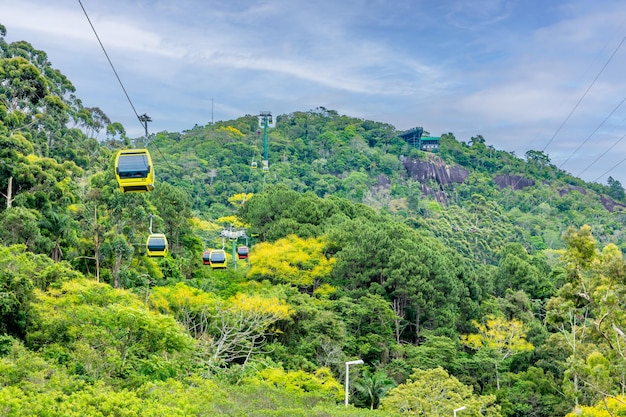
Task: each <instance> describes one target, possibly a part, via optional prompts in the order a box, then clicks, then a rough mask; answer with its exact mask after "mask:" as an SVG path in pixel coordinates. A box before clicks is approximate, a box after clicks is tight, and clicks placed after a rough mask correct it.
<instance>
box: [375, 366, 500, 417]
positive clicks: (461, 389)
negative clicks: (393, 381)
mask: <svg viewBox="0 0 626 417" xmlns="http://www.w3.org/2000/svg"><path fill="white" fill-rule="evenodd" d="M460 404H462V405H464V406H465V407H466V409H465V410H463V413H464V415H468V416H476V417H478V416H494V417H496V416H500V415H501V414H500V411H499V410H500V407H499V406H498V405H496V404H495V397H494V396H490V395H488V396H477V395H475V394H474V393H473V392H472V388H471V387H468V386H466V385H463V384H462V383H461V382H459V381H458V380H457V379H456V378H455V377H453V376H450V375H448V373H447V372H446V371H444V370H443V369H442V368H436V369H431V370H425V371H423V370H419V369H416V370H415V371H414V372H413V374H412V375H411V378H410V379H409V380H407V381H406V382H405V383H403V384H400V385H398V386H397V387H396V388H394V389H392V390H391V391H389V395H388V396H387V397H385V398H383V399H382V401H381V409H382V410H385V411H386V410H389V411H391V412H393V411H396V412H402V414H403V415H407V416H438V415H450V414H452V411H453V409H454V408H457V406H459V405H460Z"/></svg>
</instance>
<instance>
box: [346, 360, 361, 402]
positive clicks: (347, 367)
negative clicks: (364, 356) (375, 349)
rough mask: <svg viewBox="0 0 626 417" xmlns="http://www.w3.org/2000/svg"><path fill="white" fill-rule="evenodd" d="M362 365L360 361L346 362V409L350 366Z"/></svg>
mask: <svg viewBox="0 0 626 417" xmlns="http://www.w3.org/2000/svg"><path fill="white" fill-rule="evenodd" d="M362 364H363V361H362V360H361V359H357V360H355V361H349V362H346V407H347V406H348V384H349V383H350V365H362Z"/></svg>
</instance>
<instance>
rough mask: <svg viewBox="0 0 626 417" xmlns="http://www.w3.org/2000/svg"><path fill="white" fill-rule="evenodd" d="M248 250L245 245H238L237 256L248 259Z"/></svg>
mask: <svg viewBox="0 0 626 417" xmlns="http://www.w3.org/2000/svg"><path fill="white" fill-rule="evenodd" d="M248 252H249V251H248V247H247V246H239V247H238V248H237V257H238V258H239V259H248Z"/></svg>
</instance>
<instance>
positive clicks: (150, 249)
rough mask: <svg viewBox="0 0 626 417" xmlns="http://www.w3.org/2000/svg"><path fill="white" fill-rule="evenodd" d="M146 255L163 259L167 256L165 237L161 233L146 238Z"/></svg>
mask: <svg viewBox="0 0 626 417" xmlns="http://www.w3.org/2000/svg"><path fill="white" fill-rule="evenodd" d="M146 253H147V254H148V256H151V257H164V256H165V255H167V237H165V235H164V234H162V233H155V234H151V235H150V236H148V241H147V242H146Z"/></svg>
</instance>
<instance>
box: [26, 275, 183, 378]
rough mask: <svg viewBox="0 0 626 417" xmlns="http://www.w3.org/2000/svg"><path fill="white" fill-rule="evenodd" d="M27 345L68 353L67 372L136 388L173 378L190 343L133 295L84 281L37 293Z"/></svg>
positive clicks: (168, 320)
mask: <svg viewBox="0 0 626 417" xmlns="http://www.w3.org/2000/svg"><path fill="white" fill-rule="evenodd" d="M33 307H34V312H35V314H36V316H37V320H35V321H34V323H33V326H32V328H31V329H30V330H29V334H28V342H29V344H30V345H31V346H33V347H36V348H37V349H39V350H43V351H50V349H52V350H53V351H62V352H65V354H67V355H69V356H70V357H71V358H72V359H71V363H68V364H67V366H68V369H70V370H71V371H72V372H75V373H76V374H77V375H82V376H83V377H84V378H85V379H87V380H89V381H96V380H99V379H103V380H107V381H111V380H114V379H119V381H120V383H122V381H124V382H123V384H124V385H134V384H137V383H138V382H140V381H143V380H145V379H165V378H168V377H171V376H174V375H176V373H177V372H179V371H180V368H179V367H180V366H181V364H182V363H183V362H177V360H181V361H184V360H185V358H186V357H187V354H188V353H189V351H190V349H191V347H192V345H193V343H192V341H191V339H189V337H188V336H187V335H186V334H184V333H183V332H182V330H181V328H180V327H179V326H178V324H177V323H176V322H175V320H174V319H173V318H172V317H170V316H163V315H160V314H157V313H154V312H152V311H150V310H148V309H147V308H146V307H145V306H144V305H143V304H142V302H141V301H140V300H139V299H137V298H136V297H135V296H133V295H132V294H130V293H128V292H126V291H123V290H116V289H113V288H111V287H110V286H108V285H106V284H99V283H96V282H93V281H87V280H75V281H69V282H66V283H64V284H63V285H62V286H61V287H60V288H58V289H56V288H50V289H49V290H48V291H46V292H45V293H41V294H39V295H38V300H37V302H36V303H34V304H33Z"/></svg>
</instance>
